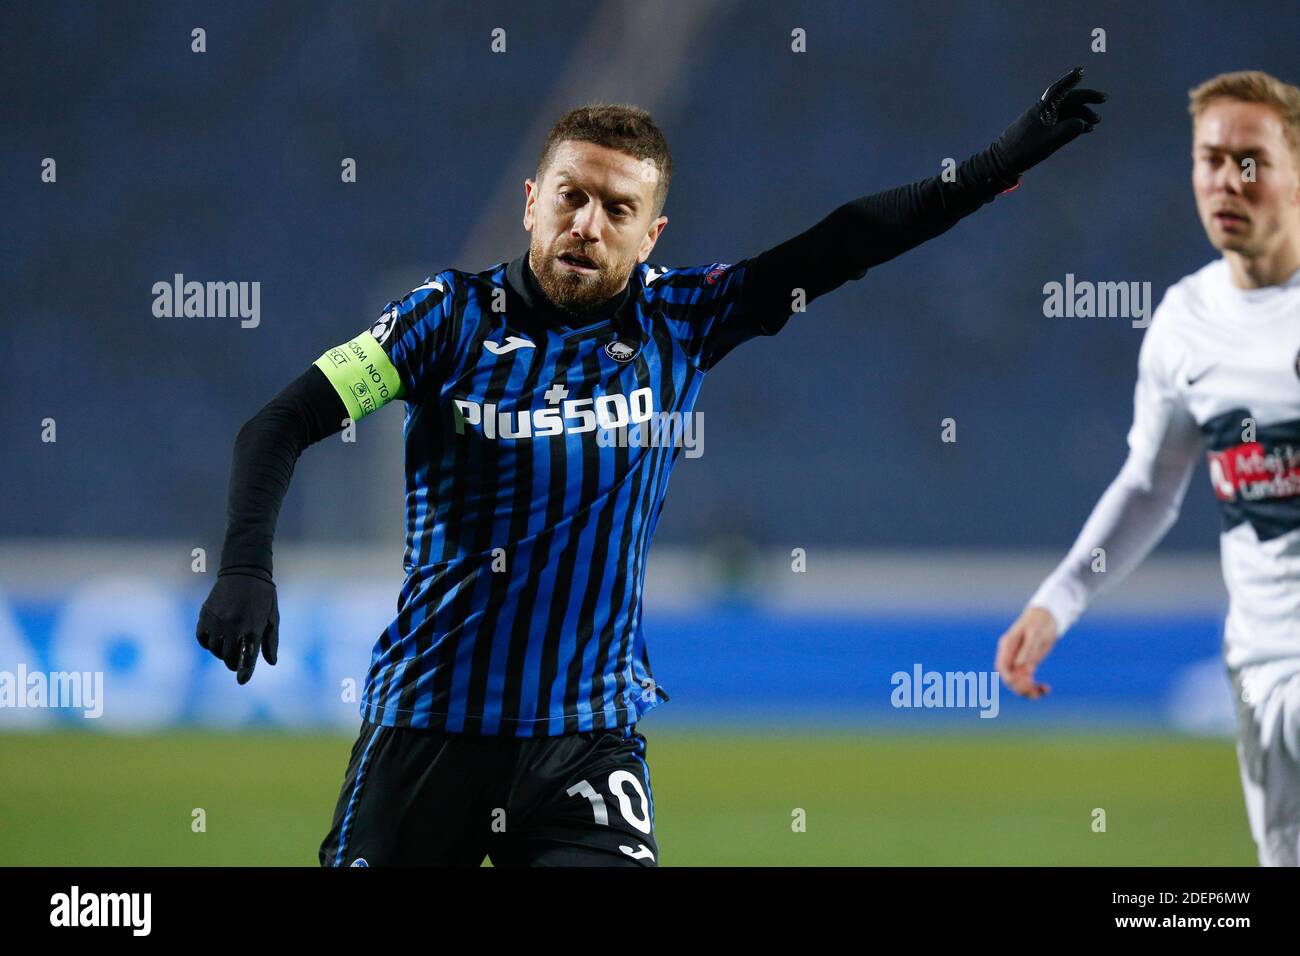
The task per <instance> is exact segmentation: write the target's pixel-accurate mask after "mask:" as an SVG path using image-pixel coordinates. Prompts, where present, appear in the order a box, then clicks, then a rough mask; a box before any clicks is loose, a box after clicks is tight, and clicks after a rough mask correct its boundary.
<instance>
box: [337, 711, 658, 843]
mask: <svg viewBox="0 0 1300 956" xmlns="http://www.w3.org/2000/svg"><path fill="white" fill-rule="evenodd" d="M645 754H646V742H645V737H643V736H642V735H641V734H640V733H638V732H637V731H636V730H635V728H633V727H620V728H617V729H614V730H600V731H593V732H589V733H579V734H570V735H566V736H562V737H534V738H518V737H483V736H476V735H466V734H452V733H446V732H444V731H433V730H415V729H412V728H409V727H385V726H382V725H380V724H372V723H370V722H369V721H365V720H363V721H362V723H361V733H360V735H359V736H358V737H357V741H356V743H355V744H353V745H352V757H351V759H350V760H349V761H348V770H347V774H346V776H345V777H344V780H343V790H342V792H341V793H340V794H339V800H338V805H337V807H336V808H335V810H334V823H333V825H332V826H331V827H330V831H329V833H328V834H327V835H326V837H325V840H324V842H322V843H321V847H320V862H321V865H322V866H393V865H408V866H411V865H414V866H419V865H433V866H479V865H481V864H482V862H483V858H484V857H490V858H491V860H492V865H493V866H656V865H658V857H659V847H658V846H657V845H656V843H655V838H654V799H653V797H652V796H651V793H650V768H649V766H648V765H647V764H646V760H645Z"/></svg>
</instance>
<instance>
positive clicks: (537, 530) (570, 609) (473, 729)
mask: <svg viewBox="0 0 1300 956" xmlns="http://www.w3.org/2000/svg"><path fill="white" fill-rule="evenodd" d="M748 265H749V261H743V262H740V263H737V264H735V265H725V264H721V263H715V264H712V265H708V266H700V267H694V268H684V269H668V268H661V267H658V266H651V265H648V264H644V263H643V264H641V265H638V266H637V267H635V268H634V269H633V271H632V275H631V277H630V279H629V281H628V284H627V287H626V288H625V290H624V291H623V293H622V294H621V296H619V297H616V298H615V300H613V301H612V302H610V303H607V306H606V308H605V309H603V310H601V311H600V312H598V313H594V314H592V315H590V316H588V317H584V318H578V317H575V316H573V315H571V314H570V313H567V312H563V311H560V310H558V309H556V308H555V307H554V306H553V305H552V304H551V303H550V302H549V300H547V299H546V298H545V297H544V296H543V295H542V293H541V292H540V290H539V288H538V287H537V285H536V279H535V278H534V277H533V276H532V275H531V272H530V270H529V268H528V264H527V254H526V253H525V254H522V255H520V256H519V257H518V258H516V259H514V260H513V261H511V262H509V263H505V262H503V263H500V264H498V265H497V266H495V267H493V268H491V269H489V270H486V271H484V272H479V273H476V274H470V273H465V272H460V271H457V270H447V271H445V272H440V273H438V274H437V275H435V276H432V277H431V278H429V279H428V280H427V281H426V282H425V284H424V285H422V286H420V287H419V288H417V289H415V290H413V291H412V292H410V293H408V294H407V295H406V296H405V297H404V298H402V299H401V300H399V301H396V302H392V303H390V304H389V306H388V307H387V308H386V309H385V310H384V312H383V314H382V315H381V316H380V318H379V320H378V321H377V322H376V323H375V324H374V325H373V326H372V327H371V328H370V329H369V330H368V332H366V333H363V334H362V335H360V336H358V337H357V338H356V339H353V340H352V341H351V342H349V343H347V344H346V345H344V346H340V347H339V348H337V349H333V350H331V351H330V352H327V353H326V354H325V355H324V356H322V358H321V360H320V361H318V362H317V365H318V366H320V367H321V368H322V370H323V371H325V372H326V374H327V375H328V376H329V377H330V380H331V382H333V383H334V386H335V388H336V390H337V391H338V392H339V394H340V397H341V398H343V400H344V402H345V404H346V405H347V406H348V408H349V411H350V413H351V414H352V415H353V417H354V418H355V417H360V416H361V415H364V414H366V413H368V412H369V411H371V410H373V409H375V408H378V407H379V406H380V405H382V404H384V403H385V402H386V401H389V400H392V399H394V398H402V399H404V400H405V403H406V420H405V426H404V434H405V446H406V525H407V531H406V556H405V562H404V565H405V570H406V581H405V583H404V585H403V587H402V590H401V594H400V596H399V599H398V611H397V616H396V617H395V618H394V619H393V621H392V623H391V624H390V625H389V626H388V628H387V629H386V630H385V631H384V632H383V633H382V634H381V635H380V636H379V640H378V643H377V644H376V646H375V649H374V653H373V656H372V659H371V665H370V669H369V672H368V674H367V678H366V684H365V691H364V694H363V697H362V703H361V710H362V714H363V715H364V716H365V718H366V719H367V720H370V721H371V722H375V723H381V724H387V725H391V726H411V727H426V728H434V729H440V730H446V731H451V732H464V733H478V734H500V735H512V736H521V737H526V736H554V735H559V734H571V733H577V732H581V731H591V730H601V729H605V728H613V727H620V726H624V725H627V724H632V723H635V722H636V721H637V720H639V719H640V717H641V716H642V715H643V714H645V713H646V712H647V711H648V710H650V709H651V708H653V707H655V706H656V705H658V704H659V703H660V702H661V701H663V700H666V699H667V694H665V693H664V691H663V688H662V687H660V686H659V685H658V684H657V683H656V681H655V679H654V678H653V676H652V673H651V668H650V657H649V654H648V652H647V649H646V644H645V639H644V636H643V634H642V630H641V610H642V607H641V595H642V587H643V583H644V580H645V569H646V556H647V553H648V551H649V548H650V541H651V539H652V538H653V536H654V530H655V525H656V523H657V521H658V519H659V513H660V510H661V509H662V507H663V501H664V495H665V492H666V491H667V487H668V477H669V475H670V474H671V472H672V469H673V465H674V464H675V463H676V461H677V459H678V457H679V456H680V455H681V453H682V450H683V445H684V438H685V437H686V436H688V435H689V434H690V431H689V430H690V429H691V428H692V424H693V423H692V421H691V416H692V413H693V409H694V407H695V402H696V397H697V396H698V394H699V390H700V385H701V383H702V381H703V378H704V373H705V372H706V371H707V370H708V369H709V368H710V367H712V366H713V364H714V363H716V362H717V361H718V360H719V359H720V358H722V356H723V355H725V354H726V353H727V352H728V351H730V350H731V349H732V348H734V347H735V346H736V345H738V344H739V343H741V342H743V341H745V340H746V339H748V338H751V337H752V336H755V335H763V334H769V335H770V334H773V333H775V332H776V331H778V330H779V329H780V327H781V325H783V324H784V322H785V321H786V319H787V318H788V311H784V310H776V311H774V312H773V311H769V312H767V313H766V315H765V316H764V317H760V315H759V314H758V312H757V311H756V310H755V309H752V308H750V307H749V306H748V305H747V301H748V299H747V296H746V295H745V294H744V292H745V289H744V284H745V281H746V270H747V266H748ZM751 291H752V290H751Z"/></svg>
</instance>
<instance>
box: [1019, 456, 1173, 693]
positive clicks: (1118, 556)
mask: <svg viewBox="0 0 1300 956" xmlns="http://www.w3.org/2000/svg"><path fill="white" fill-rule="evenodd" d="M1187 437H1190V438H1191V440H1190V441H1189V440H1186V438H1185V437H1182V436H1180V437H1179V438H1178V439H1177V440H1174V438H1173V437H1171V440H1170V441H1169V442H1167V443H1166V444H1165V446H1164V448H1163V451H1162V454H1161V455H1159V456H1158V457H1156V458H1154V459H1152V458H1149V457H1148V456H1146V455H1144V454H1139V453H1135V452H1130V454H1129V456H1128V459H1127V460H1126V461H1125V463H1124V467H1123V468H1121V469H1120V472H1119V474H1118V475H1117V476H1116V477H1115V480H1114V481H1112V482H1111V484H1110V487H1108V488H1107V489H1106V491H1105V492H1104V493H1103V494H1102V496H1101V498H1100V499H1099V500H1098V501H1097V504H1096V506H1095V507H1094V508H1093V510H1092V514H1091V515H1089V516H1088V520H1087V521H1086V522H1085V523H1084V526H1083V529H1082V530H1081V531H1080V532H1079V537H1078V538H1077V539H1076V540H1075V542H1074V545H1073V547H1071V548H1070V552H1069V554H1067V555H1066V556H1065V560H1063V561H1062V562H1061V563H1060V564H1059V565H1058V566H1057V567H1056V569H1055V570H1054V571H1053V572H1052V573H1051V575H1049V576H1048V578H1047V579H1046V580H1045V581H1044V582H1043V583H1042V585H1041V586H1040V587H1039V588H1038V590H1037V591H1036V592H1035V593H1034V595H1033V597H1031V598H1030V599H1029V603H1028V605H1027V606H1026V607H1025V610H1024V611H1023V612H1022V613H1021V615H1020V617H1018V618H1017V619H1016V620H1015V622H1014V623H1013V624H1012V625H1011V627H1009V628H1008V629H1007V630H1006V632H1005V633H1004V634H1003V635H1002V637H1001V638H1000V639H999V640H998V647H997V654H996V656H995V659H994V666H995V667H996V669H997V671H998V673H999V674H1001V675H1002V678H1003V680H1004V681H1005V682H1006V684H1007V686H1008V687H1010V688H1011V689H1012V690H1013V691H1015V692H1016V693H1017V694H1020V695H1022V696H1024V697H1028V698H1030V699H1031V700H1037V699H1038V698H1039V697H1042V696H1043V695H1044V694H1046V693H1048V692H1049V691H1050V690H1051V688H1050V687H1048V686H1047V685H1046V684H1041V683H1039V682H1038V681H1036V680H1035V679H1034V672H1035V670H1036V669H1037V668H1038V665H1039V664H1041V663H1042V662H1043V660H1044V658H1046V657H1047V655H1048V654H1049V653H1050V652H1051V650H1052V647H1053V646H1054V645H1055V644H1056V641H1057V639H1058V638H1060V636H1061V635H1062V634H1063V633H1065V631H1066V630H1068V629H1069V628H1070V627H1071V626H1072V625H1073V623H1074V622H1075V621H1076V620H1078V618H1079V615H1080V614H1082V613H1083V611H1084V609H1085V608H1086V607H1087V606H1088V604H1089V603H1091V601H1092V600H1093V599H1094V598H1095V597H1096V596H1097V595H1098V594H1100V593H1101V592H1102V591H1103V590H1104V589H1105V588H1107V587H1111V586H1113V585H1115V584H1118V583H1119V582H1120V581H1122V580H1123V579H1124V578H1125V577H1127V576H1128V574H1129V573H1130V572H1131V571H1132V570H1133V569H1134V568H1136V567H1137V566H1138V565H1139V564H1141V563H1142V560H1143V559H1144V558H1145V557H1146V556H1147V555H1148V554H1149V553H1150V552H1151V549H1152V548H1154V547H1155V546H1156V545H1157V544H1158V543H1159V542H1160V539H1161V538H1163V537H1164V536H1165V533H1166V532H1167V531H1168V530H1169V528H1170V527H1171V526H1172V525H1173V523H1174V521H1175V520H1177V518H1178V512H1179V509H1180V508H1181V506H1182V501H1183V496H1184V494H1185V493H1186V491H1187V485H1188V482H1189V481H1190V480H1191V477H1192V467H1193V465H1194V464H1195V461H1196V446H1195V444H1194V441H1195V436H1194V435H1192V436H1187ZM1099 549H1100V550H1099ZM1099 560H1102V561H1104V562H1105V564H1102V565H1099V564H1098V561H1099ZM1099 568H1100V569H1101V570H1104V571H1105V573H1104V574H1103V573H1099Z"/></svg>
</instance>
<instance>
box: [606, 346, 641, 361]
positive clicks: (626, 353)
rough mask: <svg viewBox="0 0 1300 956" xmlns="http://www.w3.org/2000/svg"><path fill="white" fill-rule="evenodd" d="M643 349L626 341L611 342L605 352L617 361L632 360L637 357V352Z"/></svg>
mask: <svg viewBox="0 0 1300 956" xmlns="http://www.w3.org/2000/svg"><path fill="white" fill-rule="evenodd" d="M639 351H641V350H640V349H639V348H637V347H636V346H635V345H628V344H627V343H626V342H610V343H609V344H608V345H606V346H605V354H606V355H608V356H609V357H610V358H612V359H613V360H614V361H615V362H630V361H632V360H633V359H634V358H636V353H637V352H639Z"/></svg>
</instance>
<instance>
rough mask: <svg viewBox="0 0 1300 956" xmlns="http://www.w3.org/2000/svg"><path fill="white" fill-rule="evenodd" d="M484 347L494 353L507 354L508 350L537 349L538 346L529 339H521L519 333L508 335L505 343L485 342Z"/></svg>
mask: <svg viewBox="0 0 1300 956" xmlns="http://www.w3.org/2000/svg"><path fill="white" fill-rule="evenodd" d="M483 347H484V348H485V349H487V350H488V351H489V352H491V353H492V354H493V355H505V354H506V353H507V352H513V351H514V350H515V349H535V348H537V346H536V345H535V344H534V343H532V342H530V341H528V340H527V339H521V338H520V337H519V336H517V335H507V336H506V340H505V342H504V343H503V344H501V345H497V343H495V342H484V343H483Z"/></svg>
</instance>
